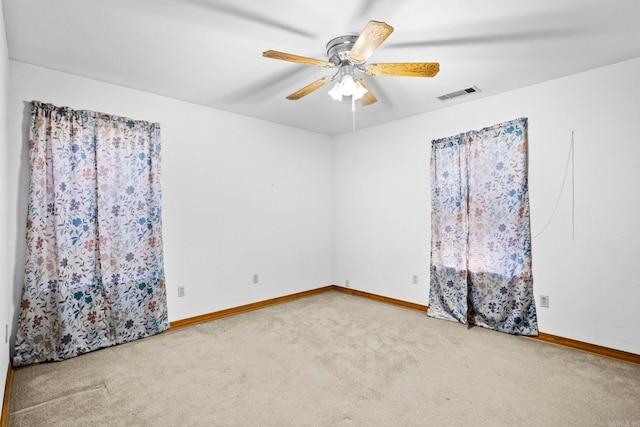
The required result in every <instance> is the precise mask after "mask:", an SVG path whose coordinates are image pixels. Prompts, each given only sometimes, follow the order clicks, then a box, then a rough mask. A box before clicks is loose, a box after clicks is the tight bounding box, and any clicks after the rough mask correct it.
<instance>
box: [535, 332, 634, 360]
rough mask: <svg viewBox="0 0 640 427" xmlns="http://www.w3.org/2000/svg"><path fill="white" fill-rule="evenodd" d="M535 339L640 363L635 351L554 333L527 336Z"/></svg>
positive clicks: (610, 357)
mask: <svg viewBox="0 0 640 427" xmlns="http://www.w3.org/2000/svg"><path fill="white" fill-rule="evenodd" d="M529 338H530V339H533V340H536V341H542V342H545V343H548V344H553V345H558V346H561V347H566V348H570V349H572V350H578V351H583V352H585V353H590V354H595V355H596V356H601V357H606V358H609V359H614V360H618V361H621V362H627V363H632V364H634V365H640V355H639V354H635V353H629V352H626V351H622V350H616V349H613V348H609V347H603V346H601V345H596V344H589V343H586V342H582V341H578V340H572V339H570V338H564V337H559V336H556V335H551V334H546V333H544V332H540V333H539V334H538V336H537V337H529Z"/></svg>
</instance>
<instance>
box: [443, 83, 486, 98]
mask: <svg viewBox="0 0 640 427" xmlns="http://www.w3.org/2000/svg"><path fill="white" fill-rule="evenodd" d="M476 92H482V91H481V90H480V89H478V87H477V86H472V87H468V88H466V89H462V90H457V91H455V92H451V93H447V94H446V95H442V96H439V97H438V99H439V100H440V101H448V100H450V99H454V98H458V97H460V96H466V95H471V94H472V93H476Z"/></svg>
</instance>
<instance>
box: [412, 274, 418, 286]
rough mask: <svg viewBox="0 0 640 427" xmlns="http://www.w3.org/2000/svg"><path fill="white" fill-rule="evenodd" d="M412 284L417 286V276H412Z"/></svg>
mask: <svg viewBox="0 0 640 427" xmlns="http://www.w3.org/2000/svg"><path fill="white" fill-rule="evenodd" d="M413 284H414V285H417V284H418V275H417V274H414V275H413Z"/></svg>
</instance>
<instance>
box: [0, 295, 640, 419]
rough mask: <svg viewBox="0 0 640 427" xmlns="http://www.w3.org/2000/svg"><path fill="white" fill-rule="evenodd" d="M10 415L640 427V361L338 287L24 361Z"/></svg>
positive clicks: (17, 377) (25, 417)
mask: <svg viewBox="0 0 640 427" xmlns="http://www.w3.org/2000/svg"><path fill="white" fill-rule="evenodd" d="M9 422H10V425H11V426H16V427H17V426H93V425H100V426H349V425H352V426H457V425H460V426H461V425H464V426H469V425H473V426H592V425H593V426H618V427H622V426H631V427H634V426H635V427H640V366H636V365H631V364H626V363H622V362H617V361H614V360H610V359H604V358H599V357H597V356H593V355H589V354H586V353H581V352H578V351H574V350H569V349H565V348H561V347H556V346H552V345H549V344H545V343H541V342H536V341H533V340H529V339H526V338H522V337H514V336H510V335H506V334H502V333H498V332H493V331H488V330H485V329H481V328H472V329H468V328H466V327H465V326H464V325H460V324H456V323H453V322H447V321H443V320H435V319H431V318H428V317H427V316H426V314H424V313H421V312H418V311H413V310H408V309H404V308H400V307H395V306H391V305H387V304H383V303H380V302H376V301H372V300H368V299H364V298H359V297H356V296H351V295H345V294H342V293H338V292H326V293H322V294H319V295H315V296H312V297H308V298H304V299H301V300H297V301H293V302H288V303H286V304H281V305H277V306H272V307H268V308H264V309H261V310H258V311H254V312H250V313H245V314H241V315H237V316H234V317H229V318H225V319H220V320H215V321H212V322H209V323H204V324H200V325H197V326H192V327H188V328H184V329H179V330H176V331H169V332H166V333H164V334H161V335H159V336H156V337H152V338H147V339H144V340H139V341H136V342H133V343H129V344H124V345H120V346H116V347H112V348H109V349H106V350H101V351H97V352H94V353H90V354H87V355H83V356H80V357H77V358H75V359H70V360H67V361H65V362H59V363H50V364H42V365H36V366H30V367H26V368H21V369H18V370H16V371H15V373H14V378H13V389H12V398H11V415H10V420H9Z"/></svg>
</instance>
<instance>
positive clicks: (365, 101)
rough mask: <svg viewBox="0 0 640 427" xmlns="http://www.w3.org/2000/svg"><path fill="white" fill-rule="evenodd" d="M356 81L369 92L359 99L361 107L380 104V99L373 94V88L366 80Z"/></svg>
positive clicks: (359, 79)
mask: <svg viewBox="0 0 640 427" xmlns="http://www.w3.org/2000/svg"><path fill="white" fill-rule="evenodd" d="M355 81H356V82H358V83H360V84H361V85H362V86H363V87H364V88H365V89H366V90H367V92H366V93H365V94H364V95H362V98H360V99H358V102H359V103H360V105H362V106H363V107H365V106H367V105H371V104H375V103H376V102H378V98H376V96H375V95H374V94H373V92H372V91H371V88H370V87H369V85H368V84H367V82H366V81H365V80H364V79H361V78H360V77H358V78H356V79H355Z"/></svg>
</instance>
